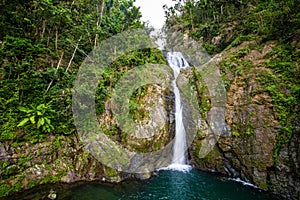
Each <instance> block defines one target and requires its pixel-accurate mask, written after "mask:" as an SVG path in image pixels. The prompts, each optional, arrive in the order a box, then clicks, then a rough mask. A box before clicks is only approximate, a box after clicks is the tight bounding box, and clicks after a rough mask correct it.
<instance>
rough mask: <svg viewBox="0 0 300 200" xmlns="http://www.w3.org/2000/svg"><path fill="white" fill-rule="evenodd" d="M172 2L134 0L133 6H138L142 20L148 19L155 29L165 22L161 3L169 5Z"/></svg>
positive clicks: (166, 0) (164, 0)
mask: <svg viewBox="0 0 300 200" xmlns="http://www.w3.org/2000/svg"><path fill="white" fill-rule="evenodd" d="M174 4H175V2H174V1H172V0H136V1H135V3H134V5H135V6H137V7H140V11H141V13H142V21H144V22H147V21H149V22H150V25H152V26H154V28H156V29H160V28H162V26H163V24H164V22H165V18H164V16H165V12H164V10H163V5H168V6H169V7H170V6H172V5H174Z"/></svg>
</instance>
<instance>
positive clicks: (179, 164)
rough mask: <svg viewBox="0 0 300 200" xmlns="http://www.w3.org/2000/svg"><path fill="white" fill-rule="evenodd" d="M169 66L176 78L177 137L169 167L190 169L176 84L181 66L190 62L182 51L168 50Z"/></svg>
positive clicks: (186, 65) (174, 86) (185, 65)
mask: <svg viewBox="0 0 300 200" xmlns="http://www.w3.org/2000/svg"><path fill="white" fill-rule="evenodd" d="M166 58H167V61H168V64H169V66H170V67H171V68H172V69H173V71H174V80H173V81H172V85H173V88H174V94H175V139H174V144H173V157H172V164H171V165H170V166H169V167H167V168H168V169H173V170H181V171H188V170H189V169H190V168H191V167H190V166H189V165H186V164H187V158H186V154H187V152H186V150H187V143H186V132H185V129H184V125H183V121H182V119H183V115H182V104H181V98H180V93H179V89H178V87H177V84H176V80H177V77H178V75H179V73H180V68H184V67H188V66H189V64H188V62H187V61H186V60H185V58H184V56H183V54H182V53H180V52H168V53H167V55H166Z"/></svg>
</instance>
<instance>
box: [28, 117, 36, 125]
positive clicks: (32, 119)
mask: <svg viewBox="0 0 300 200" xmlns="http://www.w3.org/2000/svg"><path fill="white" fill-rule="evenodd" d="M29 119H30V121H31V123H32V124H35V119H34V116H31V117H30V118H29Z"/></svg>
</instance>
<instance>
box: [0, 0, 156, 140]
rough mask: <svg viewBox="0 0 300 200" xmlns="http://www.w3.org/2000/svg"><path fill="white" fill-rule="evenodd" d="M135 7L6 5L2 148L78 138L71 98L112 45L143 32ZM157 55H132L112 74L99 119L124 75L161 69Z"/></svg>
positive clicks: (0, 36) (126, 3)
mask: <svg viewBox="0 0 300 200" xmlns="http://www.w3.org/2000/svg"><path fill="white" fill-rule="evenodd" d="M133 2H134V1H133V0H121V1H120V0H119V1H113V0H79V1H54V0H41V1H26V2H24V1H13V2H12V1H1V2H0V6H1V8H0V9H1V17H0V29H1V33H0V42H1V44H0V64H1V67H0V104H1V106H0V113H1V114H0V115H1V116H0V141H5V140H11V141H21V140H26V141H31V142H38V141H39V140H40V139H43V138H45V134H48V133H53V134H72V133H74V132H75V127H74V125H73V119H72V113H71V93H72V87H73V81H74V79H75V77H76V73H77V71H78V69H79V67H80V64H81V63H82V61H83V59H84V58H85V57H86V56H87V54H88V53H89V52H91V51H92V50H93V48H95V47H96V46H97V45H98V44H99V43H101V41H103V40H105V39H106V38H108V37H110V36H113V35H115V34H116V33H120V32H122V31H125V30H128V29H131V28H141V27H143V24H142V23H141V22H140V16H141V14H140V12H139V10H138V8H136V7H134V6H133ZM153 55H154V56H153ZM155 55H157V54H155V53H153V52H152V50H150V49H148V50H147V49H146V50H143V51H140V52H132V53H131V54H130V55H128V56H126V57H122V58H119V59H118V60H116V61H115V62H114V63H112V65H111V66H110V67H109V68H107V70H106V71H105V73H104V74H103V79H101V80H100V81H99V85H98V90H97V98H96V104H97V113H98V114H101V113H102V112H103V110H104V102H105V101H106V100H107V99H108V98H109V97H110V92H111V89H112V87H113V86H114V84H115V83H116V82H117V80H118V79H119V78H120V76H121V75H122V74H124V73H125V72H126V71H128V70H129V69H131V68H132V66H135V65H140V64H145V63H148V62H150V63H151V62H156V60H157V58H156V57H155ZM144 57H149V59H143V58H144Z"/></svg>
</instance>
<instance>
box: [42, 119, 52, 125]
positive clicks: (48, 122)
mask: <svg viewBox="0 0 300 200" xmlns="http://www.w3.org/2000/svg"><path fill="white" fill-rule="evenodd" d="M44 119H45V120H46V123H47V124H49V125H50V124H51V121H50V119H48V118H46V117H45V118H44Z"/></svg>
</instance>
